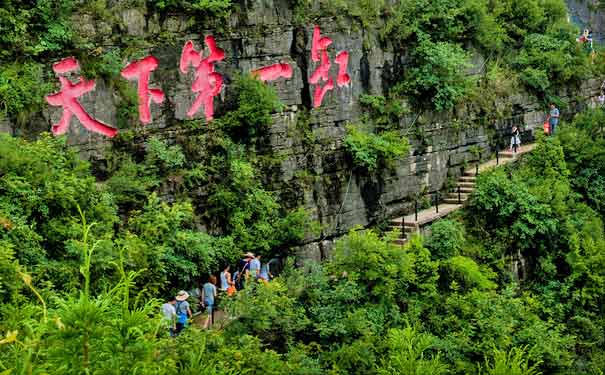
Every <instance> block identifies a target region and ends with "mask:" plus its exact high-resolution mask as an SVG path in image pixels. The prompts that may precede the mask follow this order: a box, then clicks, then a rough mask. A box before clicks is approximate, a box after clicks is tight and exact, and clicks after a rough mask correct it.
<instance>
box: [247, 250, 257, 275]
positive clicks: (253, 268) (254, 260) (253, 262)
mask: <svg viewBox="0 0 605 375" xmlns="http://www.w3.org/2000/svg"><path fill="white" fill-rule="evenodd" d="M248 254H249V255H252V259H251V260H250V267H249V269H248V272H249V273H250V276H251V277H252V280H256V279H258V277H259V276H260V255H257V256H256V257H255V256H254V254H252V253H248Z"/></svg>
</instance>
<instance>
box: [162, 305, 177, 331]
mask: <svg viewBox="0 0 605 375" xmlns="http://www.w3.org/2000/svg"><path fill="white" fill-rule="evenodd" d="M174 305H176V298H174V297H170V298H168V299H167V300H166V303H165V304H163V305H162V321H163V324H164V325H165V326H166V328H168V332H169V334H170V337H174V335H175V334H176V309H175V308H174Z"/></svg>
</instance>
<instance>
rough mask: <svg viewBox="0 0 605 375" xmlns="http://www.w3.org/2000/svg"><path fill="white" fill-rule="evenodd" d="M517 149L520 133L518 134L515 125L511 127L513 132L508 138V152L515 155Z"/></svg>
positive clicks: (519, 143) (519, 144) (519, 142)
mask: <svg viewBox="0 0 605 375" xmlns="http://www.w3.org/2000/svg"><path fill="white" fill-rule="evenodd" d="M519 147H521V132H519V128H517V126H516V125H513V132H512V134H511V137H510V150H511V151H512V152H514V153H516V152H517V148H519Z"/></svg>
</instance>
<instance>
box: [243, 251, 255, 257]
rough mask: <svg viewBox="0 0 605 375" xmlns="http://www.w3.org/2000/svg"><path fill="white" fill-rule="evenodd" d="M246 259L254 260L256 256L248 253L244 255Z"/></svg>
mask: <svg viewBox="0 0 605 375" xmlns="http://www.w3.org/2000/svg"><path fill="white" fill-rule="evenodd" d="M244 257H245V258H254V254H253V253H251V252H249V251H248V252H247V253H246V254H244Z"/></svg>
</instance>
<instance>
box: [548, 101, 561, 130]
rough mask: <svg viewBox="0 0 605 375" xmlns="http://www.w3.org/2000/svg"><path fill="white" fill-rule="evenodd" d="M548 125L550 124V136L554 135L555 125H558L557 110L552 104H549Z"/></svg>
mask: <svg viewBox="0 0 605 375" xmlns="http://www.w3.org/2000/svg"><path fill="white" fill-rule="evenodd" d="M548 123H549V124H550V134H551V135H555V130H556V129H557V125H559V109H558V108H557V107H556V106H555V104H554V103H550V113H549V117H548Z"/></svg>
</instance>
